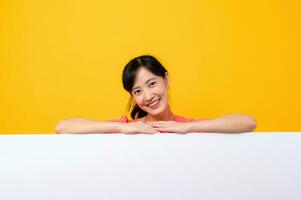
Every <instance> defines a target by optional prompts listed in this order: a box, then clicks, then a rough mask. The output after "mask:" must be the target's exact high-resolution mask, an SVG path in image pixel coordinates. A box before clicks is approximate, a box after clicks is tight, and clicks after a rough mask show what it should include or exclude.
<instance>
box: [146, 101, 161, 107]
mask: <svg viewBox="0 0 301 200" xmlns="http://www.w3.org/2000/svg"><path fill="white" fill-rule="evenodd" d="M159 102H160V99H158V100H156V101H154V102H152V103H150V104H148V105H147V106H148V107H150V108H152V109H154V108H157V107H158V106H159Z"/></svg>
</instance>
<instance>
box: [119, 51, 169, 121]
mask: <svg viewBox="0 0 301 200" xmlns="http://www.w3.org/2000/svg"><path fill="white" fill-rule="evenodd" d="M141 67H144V68H145V69H147V70H148V71H150V72H151V73H153V74H154V75H157V76H161V77H162V78H165V77H166V72H167V70H166V69H165V67H163V65H162V64H161V63H160V62H159V61H158V60H157V59H156V58H155V57H154V56H151V55H142V56H139V57H136V58H133V59H132V60H131V61H130V62H129V63H128V64H126V66H125V67H124V69H123V73H122V83H123V88H124V89H125V90H126V91H127V92H129V93H130V95H131V98H130V100H129V105H128V111H131V118H132V119H136V118H141V117H144V116H146V115H147V112H145V111H144V110H142V109H141V108H140V107H139V106H138V105H137V104H136V103H135V101H134V100H133V97H132V93H131V91H132V88H133V86H134V81H135V78H136V74H137V71H138V69H140V68H141ZM132 108H133V109H132ZM131 109H132V110H131Z"/></svg>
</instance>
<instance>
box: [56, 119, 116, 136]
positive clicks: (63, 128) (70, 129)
mask: <svg viewBox="0 0 301 200" xmlns="http://www.w3.org/2000/svg"><path fill="white" fill-rule="evenodd" d="M108 132H113V133H120V132H121V131H120V123H118V122H107V121H95V120H90V119H84V118H71V119H65V120H62V121H60V122H58V124H57V126H56V133H71V134H72V133H74V134H75V133H78V134H85V133H108Z"/></svg>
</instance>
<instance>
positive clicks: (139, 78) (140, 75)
mask: <svg viewBox="0 0 301 200" xmlns="http://www.w3.org/2000/svg"><path fill="white" fill-rule="evenodd" d="M158 77H159V76H157V75H155V74H153V73H151V72H150V71H148V70H147V69H145V68H144V67H141V68H140V69H139V70H138V71H137V73H136V77H135V81H134V86H136V85H138V84H144V83H145V82H146V81H148V80H149V79H150V78H158Z"/></svg>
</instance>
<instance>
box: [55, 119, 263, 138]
mask: <svg viewBox="0 0 301 200" xmlns="http://www.w3.org/2000/svg"><path fill="white" fill-rule="evenodd" d="M256 125H257V124H256V120H255V119H254V118H253V117H252V116H250V115H241V114H229V115H224V116H222V117H218V118H212V119H205V120H195V121H193V122H185V123H182V122H175V121H157V122H146V123H144V122H139V121H138V122H131V123H119V122H108V121H96V120H90V119H84V118H72V119H66V120H62V121H60V122H59V123H58V124H57V126H56V132H57V133H65V134H66V133H71V134H72V133H73V134H89V133H90V134H91V133H125V134H135V133H146V134H154V133H160V132H170V133H183V134H184V133H191V132H208V133H210V132H212V133H243V132H251V131H253V130H254V129H255V128H256Z"/></svg>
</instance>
